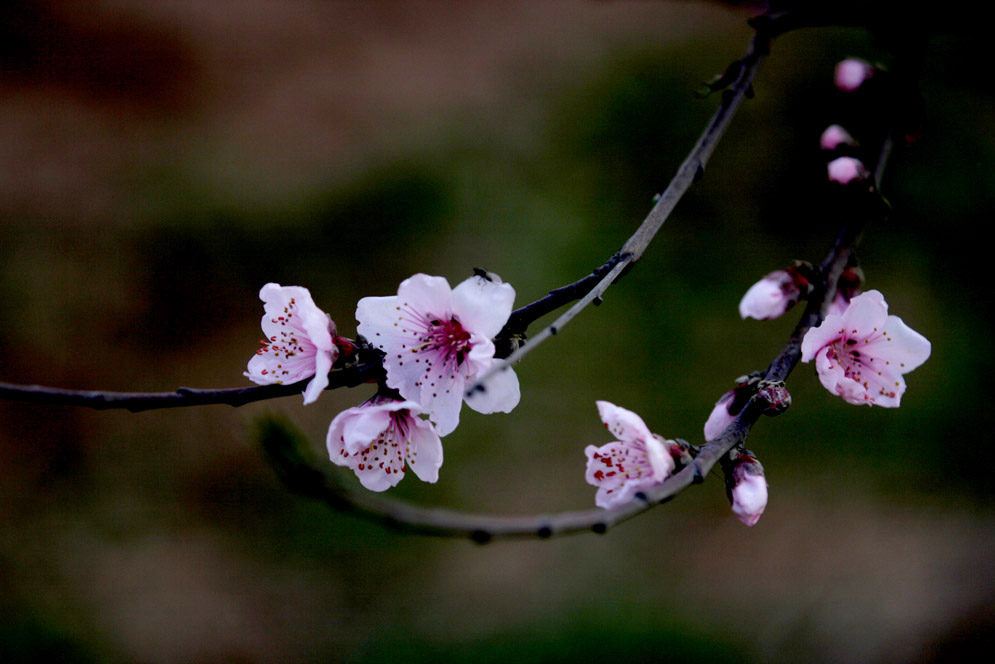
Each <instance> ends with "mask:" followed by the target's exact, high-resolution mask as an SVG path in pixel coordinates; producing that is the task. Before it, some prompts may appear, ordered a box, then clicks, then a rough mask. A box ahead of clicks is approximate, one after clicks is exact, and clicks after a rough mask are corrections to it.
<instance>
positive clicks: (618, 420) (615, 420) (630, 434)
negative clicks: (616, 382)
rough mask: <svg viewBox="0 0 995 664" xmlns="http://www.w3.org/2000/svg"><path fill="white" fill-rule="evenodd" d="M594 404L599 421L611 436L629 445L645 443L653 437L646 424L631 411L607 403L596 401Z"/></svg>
mask: <svg viewBox="0 0 995 664" xmlns="http://www.w3.org/2000/svg"><path fill="white" fill-rule="evenodd" d="M596 403H597V406H598V413H599V414H600V415H601V421H602V422H604V423H605V426H606V427H608V430H609V431H611V432H612V435H613V436H615V437H616V438H618V439H619V440H620V441H622V442H624V443H630V442H632V441H635V440H641V441H644V442H645V441H647V440H649V439H650V438H652V437H653V434H652V432H650V430H649V427H647V426H646V423H645V422H643V419H642V418H641V417H639V416H638V415H636V414H635V413H633V412H632V411H631V410H626V409H625V408H621V407H619V406H616V405H615V404H613V403H611V402H609V401H598V402H596Z"/></svg>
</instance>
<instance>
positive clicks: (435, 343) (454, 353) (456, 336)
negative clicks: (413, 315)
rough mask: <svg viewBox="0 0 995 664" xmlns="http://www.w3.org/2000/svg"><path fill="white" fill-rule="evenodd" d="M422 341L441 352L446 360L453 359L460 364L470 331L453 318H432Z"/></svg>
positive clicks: (467, 346) (468, 341) (467, 345)
mask: <svg viewBox="0 0 995 664" xmlns="http://www.w3.org/2000/svg"><path fill="white" fill-rule="evenodd" d="M423 341H424V342H425V345H426V347H428V348H430V349H432V350H434V351H438V352H439V353H442V355H443V356H444V358H445V361H446V362H449V361H450V360H453V361H455V362H456V364H462V363H463V360H464V359H465V357H466V352H467V351H468V350H469V348H470V333H469V332H467V331H466V330H464V329H463V326H462V325H461V324H460V322H459V321H458V320H456V319H455V318H452V319H449V320H438V319H434V320H431V321H429V327H428V331H427V332H426V334H425V336H424V337H423Z"/></svg>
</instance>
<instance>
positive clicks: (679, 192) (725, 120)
mask: <svg viewBox="0 0 995 664" xmlns="http://www.w3.org/2000/svg"><path fill="white" fill-rule="evenodd" d="M769 50H770V36H769V33H768V32H767V31H765V30H758V31H757V32H756V34H755V35H754V36H753V40H752V41H751V42H750V47H749V49H748V50H747V52H746V55H745V56H744V57H743V59H742V60H741V61H740V64H741V66H740V68H739V77H738V78H737V79H736V80H735V81H734V82H733V83H732V84H731V85H729V87H728V89H726V90H724V91H723V92H722V101H721V103H719V107H718V108H717V109H716V111H715V114H714V115H712V119H711V120H710V121H709V123H708V125H707V126H706V127H705V130H704V131H703V132H702V134H701V136H700V137H699V138H698V141H697V143H695V145H694V147H693V148H692V149H691V152H690V153H689V154H688V156H687V157H686V158H685V159H684V163H682V164H681V165H680V167H679V168H678V169H677V174H676V175H674V178H673V179H672V180H671V181H670V184H669V185H667V188H666V190H664V192H663V193H662V194H661V195H660V197H659V198H658V199H657V201H656V204H655V205H654V206H653V209H652V210H650V212H649V214H648V215H647V216H646V219H644V220H643V223H642V224H640V225H639V228H637V229H636V231H635V233H633V234H632V236H631V237H629V239H628V240H626V242H625V244H624V245H622V248H621V249H620V250H619V251H618V252H617V253H616V254H615V255H614V256H613V257H612V259H613V260H614V259H615V257H617V258H618V262H617V263H615V265H614V266H612V269H611V270H610V271H609V272H608V274H606V275H605V276H603V277H602V278H601V279H600V280H599V281H598V282H597V283H596V284H595V285H594V286H593V287H592V288H591V290H590V291H589V292H588V293H587V294H586V295H584V297H582V298H581V299H580V300H579V301H578V302H577V303H576V304H574V305H573V306H572V307H570V309H568V310H567V311H566V312H565V313H563V314H562V315H561V316H560V317H559V318H557V319H556V320H555V321H553V322H552V323H551V324H550V325H549V326H547V327H546V328H544V329H543V330H542V331H541V332H539V333H538V334H536V335H535V336H533V337H532V338H531V339H530V340H529V342H528V343H527V344H524V345H522V346H520V347H519V348H518V349H517V350H515V351H514V352H513V353H512V354H511V355H509V356H508V357H507V358H505V359H503V360H500V361H498V362H495V363H494V365H493V366H492V367H491V368H490V369H489V370H488V371H486V372H485V373H484V374H483V375H481V376H479V377H478V378H477V380H475V381H474V382H473V383H472V384H471V385H470V386H468V387H467V388H466V392H465V394H466V396H467V397H472V395H473V394H474V393H475V392H477V391H483V390H486V385H487V381H489V380H490V379H491V378H492V377H494V376H495V375H497V374H498V373H499V372H501V371H504V370H505V369H507V368H508V367H510V366H511V365H513V364H517V363H518V362H520V361H521V360H522V358H524V357H525V356H526V355H527V354H528V353H530V352H532V351H533V350H534V349H535V348H536V347H538V346H539V345H540V344H542V342H544V341H545V340H546V339H548V338H550V337H552V336H554V335H556V334H557V333H559V332H560V330H562V329H563V327H564V326H565V325H566V324H567V323H569V322H570V321H571V320H573V319H574V317H576V316H577V314H579V313H580V312H581V311H583V310H584V309H586V308H587V307H588V305H590V304H591V303H593V302H595V301H598V302H600V301H601V298H602V295H603V294H604V292H605V291H606V290H608V287H609V286H611V285H612V284H613V283H614V282H615V281H616V280H617V279H618V278H619V277H620V276H621V275H622V274H623V273H624V272H625V271H626V270H628V269H629V268H631V266H632V265H633V264H634V263H635V262H636V261H637V260H639V258H640V256H642V255H643V252H644V251H646V247H648V246H649V243H650V242H652V240H653V238H654V237H655V236H656V234H657V233H658V232H659V230H660V228H661V227H662V226H663V223H664V222H665V221H666V220H667V217H669V216H670V213H671V212H673V211H674V208H675V207H676V206H677V203H678V201H680V199H681V197H683V196H684V194H685V193H686V192H687V190H688V189H690V188H691V185H693V184H694V183H695V182H697V181H698V180H699V179H701V176H702V175H703V174H704V172H705V165H706V164H707V163H708V158H709V157H710V156H711V155H712V151H713V150H714V149H715V146H716V145H717V144H718V142H719V140H720V139H721V138H722V135H723V134H724V133H725V131H726V128H727V127H728V126H729V122H730V120H732V118H733V116H734V115H735V114H736V111H737V109H739V106H740V104H742V102H743V100H744V99H745V98H746V97H747V96H749V95H750V94H751V91H752V84H753V79H754V78H755V77H756V74H757V71H758V70H759V68H760V63H761V62H763V60H764V58H765V57H766V56H767V54H768V52H769Z"/></svg>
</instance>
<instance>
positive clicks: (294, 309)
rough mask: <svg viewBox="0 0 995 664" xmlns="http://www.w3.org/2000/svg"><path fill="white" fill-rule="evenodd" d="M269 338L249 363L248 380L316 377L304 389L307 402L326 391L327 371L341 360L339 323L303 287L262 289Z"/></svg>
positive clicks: (265, 382)
mask: <svg viewBox="0 0 995 664" xmlns="http://www.w3.org/2000/svg"><path fill="white" fill-rule="evenodd" d="M259 299H261V300H262V301H263V308H264V310H265V312H266V313H265V314H264V315H263V319H262V327H263V333H264V334H265V335H266V338H265V339H263V340H262V341H261V342H260V344H261V347H260V348H259V350H257V351H256V354H255V355H253V356H252V359H250V360H249V366H248V371H246V372H245V376H246V377H248V378H249V380H251V381H252V382H254V383H258V384H259V385H272V384H274V383H276V384H279V385H282V384H286V383H296V382H297V381H300V380H304V379H305V378H307V377H308V376H314V378H312V379H311V381H310V382H309V383H308V384H307V387H306V388H305V389H304V404H305V405H307V404H309V403H312V402H314V400H315V399H317V398H318V396H319V395H320V394H321V391H322V390H324V389H325V388H326V387H328V372H329V371H330V370H331V368H332V364H334V363H335V360H336V358H338V354H339V349H338V348H337V347H336V346H335V344H334V343H333V341H332V337H333V335H334V334H335V323H333V322H332V319H331V318H329V317H328V314H326V313H325V312H324V311H322V310H321V309H319V308H318V307H317V306H316V305H315V304H314V300H312V299H311V293H309V292H308V290H307V289H306V288H302V287H300V286H281V285H280V284H266V285H265V286H263V287H262V289H261V290H260V291H259Z"/></svg>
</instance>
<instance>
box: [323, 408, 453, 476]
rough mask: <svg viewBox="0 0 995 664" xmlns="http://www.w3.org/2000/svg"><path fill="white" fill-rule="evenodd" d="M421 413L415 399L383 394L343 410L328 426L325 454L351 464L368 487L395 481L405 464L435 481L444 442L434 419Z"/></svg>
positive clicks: (340, 463) (402, 474)
mask: <svg viewBox="0 0 995 664" xmlns="http://www.w3.org/2000/svg"><path fill="white" fill-rule="evenodd" d="M421 412H422V411H421V408H420V407H419V406H418V404H417V403H415V402H413V401H397V400H396V399H390V398H387V397H381V396H376V397H373V398H372V399H370V400H369V401H367V402H366V403H364V404H362V405H360V406H356V407H355V408H350V409H348V410H345V411H342V412H341V413H339V414H338V415H336V416H335V419H334V420H332V424H331V426H329V427H328V438H327V439H326V443H327V445H328V456H329V458H330V459H331V460H332V462H333V463H335V464H337V465H339V466H347V467H349V468H352V470H353V472H354V473H356V477H358V478H359V481H360V482H361V483H362V485H363V486H364V487H366V488H367V489H369V490H370V491H385V490H387V489H389V488H390V487H392V486H395V485H397V483H398V482H400V481H401V478H403V477H404V475H405V473H406V471H407V468H408V467H410V468H411V470H413V471H414V472H415V475H417V476H418V479H420V480H422V481H424V482H433V483H434V482H436V481H437V480H438V479H439V468H440V467H441V466H442V441H441V440H439V435H438V434H437V433H436V432H435V427H433V426H432V423H431V422H429V421H428V420H425V419H423V418H421V417H419V416H418V415H419V414H420V413H421ZM405 464H406V465H407V467H406V466H405Z"/></svg>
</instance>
